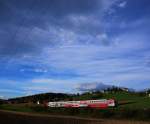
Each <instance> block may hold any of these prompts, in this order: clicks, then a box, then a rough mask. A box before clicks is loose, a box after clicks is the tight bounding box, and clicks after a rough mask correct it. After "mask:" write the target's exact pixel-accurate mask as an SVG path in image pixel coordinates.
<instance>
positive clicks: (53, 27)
mask: <svg viewBox="0 0 150 124" xmlns="http://www.w3.org/2000/svg"><path fill="white" fill-rule="evenodd" d="M149 13H150V1H149V0H0V97H1V98H11V97H18V96H24V95H31V94H36V93H44V92H63V93H75V92H79V91H78V89H82V88H84V87H86V88H89V89H90V88H91V87H92V88H94V87H97V86H98V85H99V84H106V85H115V86H124V87H128V88H134V89H136V90H141V89H145V88H150V35H149V34H150V28H149V27H150V14H149Z"/></svg>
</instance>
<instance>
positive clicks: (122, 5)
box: [118, 1, 127, 8]
mask: <svg viewBox="0 0 150 124" xmlns="http://www.w3.org/2000/svg"><path fill="white" fill-rule="evenodd" d="M126 5H127V1H122V2H121V3H119V4H118V6H119V7H120V8H125V7H126Z"/></svg>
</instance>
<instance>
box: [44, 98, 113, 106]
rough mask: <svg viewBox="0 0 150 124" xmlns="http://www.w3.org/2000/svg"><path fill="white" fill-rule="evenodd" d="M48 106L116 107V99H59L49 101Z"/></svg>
mask: <svg viewBox="0 0 150 124" xmlns="http://www.w3.org/2000/svg"><path fill="white" fill-rule="evenodd" d="M47 106H48V107H65V108H80V107H89V108H108V107H115V100H114V99H99V100H82V101H59V102H48V103H47Z"/></svg>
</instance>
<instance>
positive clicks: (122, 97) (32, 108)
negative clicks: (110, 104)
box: [0, 92, 150, 120]
mask: <svg viewBox="0 0 150 124" xmlns="http://www.w3.org/2000/svg"><path fill="white" fill-rule="evenodd" d="M93 96H94V99H101V98H105V99H106V98H107V99H109V98H114V99H116V100H117V101H118V102H119V103H127V104H122V105H119V106H118V107H117V108H115V109H113V108H112V109H108V110H90V109H86V110H85V109H65V108H61V109H60V108H49V109H48V108H43V107H41V106H37V105H33V104H19V105H18V104H12V105H11V104H4V105H0V109H5V110H13V111H21V112H40V113H51V114H64V115H65V114H66V115H78V116H80V115H81V116H87V117H88V116H89V117H106V118H107V117H110V118H111V117H112V118H113V117H114V118H124V117H125V118H131V119H132V116H133V118H135V119H139V118H141V120H145V119H148V118H149V116H148V115H150V111H149V110H148V111H147V110H146V109H150V98H149V97H143V96H139V95H137V94H130V93H127V92H124V93H119V92H118V93H106V94H103V96H101V95H100V94H95V95H92V94H84V95H81V96H78V97H76V98H75V99H76V100H78V99H93ZM100 96H101V97H100ZM121 109H123V111H122V110H121ZM134 110H135V111H134ZM137 110H138V111H137ZM135 114H136V115H135ZM117 116H119V117H117Z"/></svg>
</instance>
